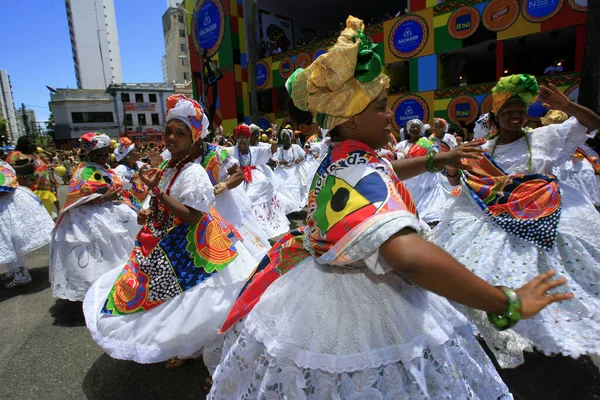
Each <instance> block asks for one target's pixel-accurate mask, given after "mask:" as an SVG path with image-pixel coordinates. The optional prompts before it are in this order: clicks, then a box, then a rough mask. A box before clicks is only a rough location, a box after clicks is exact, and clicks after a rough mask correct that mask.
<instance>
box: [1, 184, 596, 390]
mask: <svg viewBox="0 0 600 400" xmlns="http://www.w3.org/2000/svg"><path fill="white" fill-rule="evenodd" d="M66 189H67V187H66V186H62V187H61V188H60V190H59V197H60V198H61V200H64V197H65V195H66ZM304 216H305V214H303V213H299V214H295V215H292V216H291V217H292V218H291V219H292V224H293V227H297V226H300V225H301V224H302V223H303V218H304ZM27 263H28V266H29V267H30V269H31V274H32V276H33V280H34V282H33V283H32V284H31V285H29V286H27V287H23V288H18V289H15V290H7V289H4V286H0V399H10V400H12V399H15V400H16V399H18V400H25V399H36V400H37V399H44V400H68V399H93V400H104V399H107V400H108V399H111V400H113V399H124V398H127V399H132V400H135V399H167V398H168V399H202V398H204V395H205V392H204V389H203V386H204V384H205V379H206V378H207V375H208V372H207V371H206V369H205V368H204V366H203V365H202V363H201V362H191V363H188V364H184V365H183V366H182V367H181V368H179V369H176V370H166V369H165V368H164V365H163V363H159V364H150V365H141V364H136V363H133V362H127V361H119V360H113V359H111V358H110V357H109V356H107V355H106V354H104V353H103V352H102V351H101V350H100V349H99V348H98V347H97V346H96V344H95V343H94V342H93V341H92V339H91V337H90V335H89V333H88V331H87V329H86V327H85V322H84V319H83V314H82V312H81V305H80V303H70V302H68V301H64V300H56V299H53V298H52V292H51V290H50V285H49V283H48V247H44V248H42V249H40V250H38V251H36V252H33V253H31V254H29V255H28V256H27ZM5 271H6V266H4V265H0V273H2V272H5ZM598 365H599V366H600V363H598ZM500 374H501V375H502V378H503V379H504V380H505V382H506V383H507V385H508V386H509V388H510V389H511V391H512V392H513V393H514V396H515V399H517V400H523V399H526V400H537V399H545V400H548V399H557V400H559V399H560V400H562V399H576V400H600V372H599V371H598V368H596V366H594V363H593V361H592V360H591V359H590V358H588V357H581V358H580V359H578V360H573V359H571V358H566V357H561V356H557V357H553V358H549V357H545V356H543V355H541V354H539V353H533V354H528V355H527V356H526V363H525V365H523V366H521V367H519V368H516V369H512V370H501V371H500ZM486 400H487V399H486Z"/></svg>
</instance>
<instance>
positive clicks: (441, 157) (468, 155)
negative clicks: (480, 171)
mask: <svg viewBox="0 0 600 400" xmlns="http://www.w3.org/2000/svg"><path fill="white" fill-rule="evenodd" d="M485 142H486V140H485V139H476V140H473V141H472V142H469V143H466V144H463V145H460V146H456V147H455V148H454V149H452V150H450V151H448V152H445V153H440V154H438V155H436V156H435V158H436V164H438V165H439V166H441V167H446V168H447V171H448V173H449V174H450V175H454V173H455V172H456V170H458V169H464V170H470V169H472V168H473V167H472V166H470V165H468V164H464V163H463V162H462V160H463V159H470V160H479V159H481V157H483V156H482V154H483V153H485V150H484V149H480V148H479V146H481V145H482V144H484V143H485Z"/></svg>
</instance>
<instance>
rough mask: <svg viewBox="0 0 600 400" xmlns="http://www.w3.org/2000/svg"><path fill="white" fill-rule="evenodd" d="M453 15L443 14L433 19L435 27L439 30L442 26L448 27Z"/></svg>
mask: <svg viewBox="0 0 600 400" xmlns="http://www.w3.org/2000/svg"><path fill="white" fill-rule="evenodd" d="M451 15H452V13H446V14H442V15H438V16H436V17H433V27H434V28H439V27H441V26H446V25H448V20H449V19H450V16H451Z"/></svg>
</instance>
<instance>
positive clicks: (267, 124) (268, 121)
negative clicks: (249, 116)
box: [258, 115, 271, 132]
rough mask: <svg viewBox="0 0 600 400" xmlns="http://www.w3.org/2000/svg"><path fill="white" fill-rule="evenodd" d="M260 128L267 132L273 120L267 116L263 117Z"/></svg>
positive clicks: (260, 120) (259, 124) (259, 122)
mask: <svg viewBox="0 0 600 400" xmlns="http://www.w3.org/2000/svg"><path fill="white" fill-rule="evenodd" d="M258 126H260V128H261V129H263V130H264V131H265V132H266V130H267V129H269V128H270V127H271V119H270V118H269V117H267V116H266V115H263V116H261V117H260V119H259V120H258Z"/></svg>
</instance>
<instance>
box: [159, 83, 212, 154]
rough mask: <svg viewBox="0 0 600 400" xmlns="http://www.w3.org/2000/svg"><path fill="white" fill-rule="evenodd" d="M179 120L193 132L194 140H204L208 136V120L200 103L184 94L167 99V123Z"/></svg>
mask: <svg viewBox="0 0 600 400" xmlns="http://www.w3.org/2000/svg"><path fill="white" fill-rule="evenodd" d="M172 119H177V120H180V121H181V122H183V123H184V124H186V125H187V126H188V128H190V130H191V131H192V140H193V141H194V142H196V141H197V140H198V139H204V138H205V137H206V136H208V125H209V123H208V118H207V117H206V114H204V110H203V109H202V106H201V105H200V103H198V102H197V101H196V100H193V99H189V98H187V97H185V96H184V95H183V94H174V95H173V96H170V97H169V98H168V99H167V116H166V118H165V120H166V122H169V121H171V120H172Z"/></svg>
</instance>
